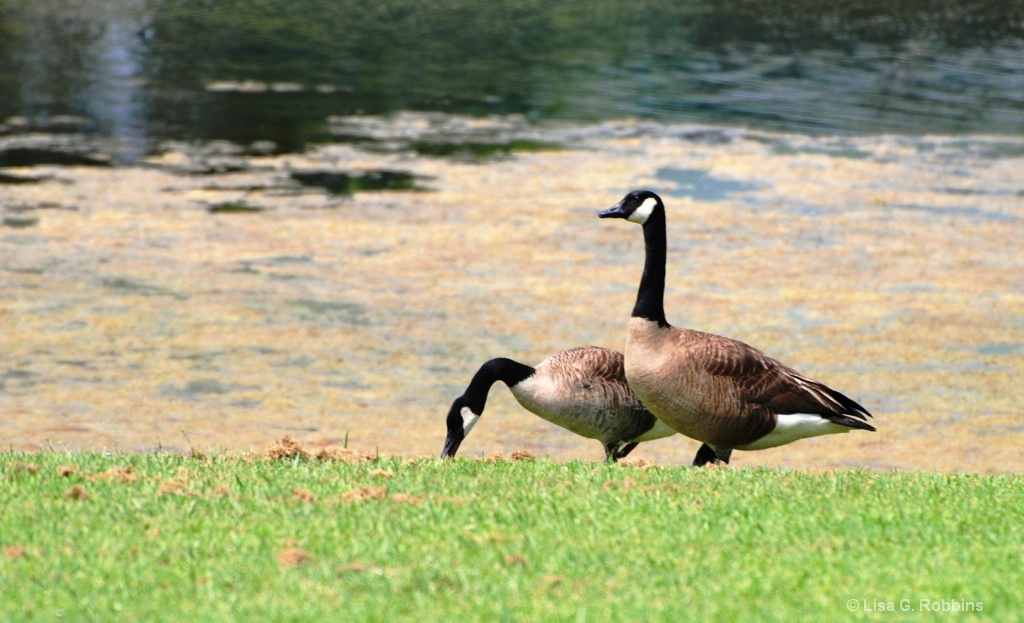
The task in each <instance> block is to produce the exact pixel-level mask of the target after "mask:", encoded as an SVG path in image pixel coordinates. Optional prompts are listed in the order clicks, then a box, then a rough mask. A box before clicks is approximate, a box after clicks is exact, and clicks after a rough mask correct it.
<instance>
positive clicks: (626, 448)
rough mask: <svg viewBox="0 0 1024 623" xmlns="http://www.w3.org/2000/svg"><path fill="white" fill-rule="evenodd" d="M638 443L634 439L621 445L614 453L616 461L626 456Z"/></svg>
mask: <svg viewBox="0 0 1024 623" xmlns="http://www.w3.org/2000/svg"><path fill="white" fill-rule="evenodd" d="M639 445H640V444H639V443H637V442H635V441H634V442H633V443H627V444H626V445H624V446H622V447H621V448H619V450H618V451H617V452H616V453H615V460H616V461H618V460H619V459H624V458H626V455H627V454H629V453H630V452H632V451H633V448H636V447H637V446H639Z"/></svg>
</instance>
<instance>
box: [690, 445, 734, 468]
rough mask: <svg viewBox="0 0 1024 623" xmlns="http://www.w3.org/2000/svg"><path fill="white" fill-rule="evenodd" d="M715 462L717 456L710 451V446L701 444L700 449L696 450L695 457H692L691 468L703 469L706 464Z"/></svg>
mask: <svg viewBox="0 0 1024 623" xmlns="http://www.w3.org/2000/svg"><path fill="white" fill-rule="evenodd" d="M717 461H718V455H717V454H715V451H714V450H712V449H711V446H709V445H708V444H706V443H702V444H701V445H700V448H698V450H697V456H695V457H693V466H694V467H704V466H705V465H707V464H708V463H716V462H717ZM726 462H728V461H726Z"/></svg>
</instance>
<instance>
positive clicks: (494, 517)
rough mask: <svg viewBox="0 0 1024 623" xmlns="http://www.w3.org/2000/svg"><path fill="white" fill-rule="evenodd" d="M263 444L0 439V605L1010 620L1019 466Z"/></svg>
mask: <svg viewBox="0 0 1024 623" xmlns="http://www.w3.org/2000/svg"><path fill="white" fill-rule="evenodd" d="M278 454H279V455H281V456H279V457H278V458H269V457H268V456H266V455H260V456H256V455H252V456H207V457H203V456H198V457H197V456H191V457H190V456H183V455H178V454H170V453H155V454H115V455H104V454H98V453H81V454H73V453H66V452H43V453H36V454H24V453H16V452H6V453H2V454H0V474H2V477H0V548H2V552H0V591H2V594H0V620H53V619H55V618H57V617H58V616H63V617H64V620H74V621H82V620H129V621H132V620H136V621H141V620H146V621H185V620H193V621H198V620H289V621H291V620H295V621H306V620H308V621H314V620H317V621H323V620H349V621H393V620H443V619H447V620H457V621H497V620H516V621H526V620H571V621H587V620H589V621H651V620H666V621H668V620H671V621H678V620H705V621H710V620H714V621H752V620H778V621H793V620H835V619H864V618H885V617H892V616H897V617H900V618H901V619H907V618H921V619H925V620H932V619H933V618H934V616H936V615H934V614H932V613H930V612H923V613H922V612H921V609H922V603H921V602H922V600H925V601H926V602H927V603H928V604H930V606H929V607H934V608H936V609H941V608H942V607H944V605H943V601H942V600H945V602H946V603H945V607H946V608H947V609H957V608H959V609H963V608H964V607H968V608H970V607H974V608H976V607H977V606H976V605H974V604H971V605H967V606H965V603H966V602H981V605H982V608H983V609H982V611H981V612H975V613H961V614H959V615H958V616H957V618H958V620H970V619H988V618H992V619H998V620H1004V621H1009V620H1020V619H1021V618H1024V591H1022V590H1021V586H1022V585H1024V571H1022V568H1021V560H1022V558H1024V546H1022V542H1024V528H1022V524H1024V510H1022V507H1024V478H1022V477H1021V476H1011V475H998V476H977V475H969V474H933V473H911V472H878V471H860V470H853V471H835V472H821V473H816V472H796V471H779V470H769V469H743V468H714V469H701V470H696V469H689V468H684V467H644V466H635V465H634V466H605V465H601V464H594V463H584V462H570V463H553V462H549V461H544V460H531V459H529V458H527V459H526V460H518V461H512V460H491V461H486V460H474V459H459V460H456V461H451V462H442V461H439V460H427V459H420V460H410V459H400V458H392V459H385V460H380V461H378V460H372V459H371V458H369V457H361V456H360V455H358V454H355V453H347V452H340V451H339V452H335V453H333V454H329V455H327V456H322V457H319V458H317V457H315V456H309V455H304V454H302V455H296V456H291V457H289V456H288V455H289V454H294V453H292V452H289V451H287V448H285V450H284V451H281V452H278ZM851 600H855V606H856V607H855V610H856V611H855V612H851V609H850V604H849V603H848V602H850V601H851ZM890 602H891V603H892V605H893V607H894V608H895V610H896V611H897V612H896V613H895V614H892V613H887V612H878V610H882V609H884V608H887V607H888V604H889V603H890ZM933 602H934V603H933ZM953 602H956V606H954V605H952V604H953ZM901 608H906V609H908V610H912V611H916V617H914V616H913V615H909V616H908V615H904V614H903V613H901V612H900V609H901ZM865 609H867V610H869V611H871V612H868V613H867V614H865V613H864V612H863V610H865ZM940 616H941V615H940ZM944 618H948V615H947V617H944Z"/></svg>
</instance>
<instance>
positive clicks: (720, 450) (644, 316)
mask: <svg viewBox="0 0 1024 623" xmlns="http://www.w3.org/2000/svg"><path fill="white" fill-rule="evenodd" d="M598 216H600V217H601V218H624V219H626V220H628V221H632V222H634V223H638V224H640V225H642V226H643V229H644V246H645V247H646V256H647V257H646V260H645V262H644V272H643V276H642V277H641V278H640V288H639V290H638V291H637V295H636V304H635V305H634V307H633V313H632V317H631V318H630V320H629V332H628V334H627V336H626V353H625V357H626V361H625V367H626V379H627V380H628V381H629V386H630V388H632V390H633V392H635V393H636V395H637V396H638V397H639V398H640V400H641V401H642V402H643V404H644V406H646V407H647V408H648V409H649V410H650V411H651V412H652V413H654V415H656V416H657V417H658V419H659V420H661V421H662V422H665V424H667V425H668V426H670V427H671V428H673V429H675V430H677V431H679V432H680V433H682V434H683V435H686V436H687V437H690V438H692V439H696V440H698V441H702V442H704V443H705V444H706V445H708V446H710V447H711V449H713V450H714V453H715V455H716V456H717V459H718V460H719V461H722V462H724V463H728V462H729V456H730V455H731V454H732V451H733V450H763V449H765V448H774V447H776V446H781V445H784V444H787V443H790V442H793V441H796V440H798V439H803V438H806V437H816V436H818V435H829V434H832V433H846V432H849V431H851V430H853V429H860V430H868V431H874V430H875V427H874V426H871V425H870V424H868V423H867V418H868V417H871V414H870V413H868V411H867V409H865V408H864V407H862V406H860V405H859V404H857V403H856V402H854V401H853V400H851V399H849V398H847V397H846V396H844V395H843V394H841V393H839V392H837V391H835V390H834V389H831V388H829V387H826V386H825V385H823V384H822V383H819V382H817V381H814V380H812V379H810V378H808V377H806V376H804V375H802V374H800V373H799V372H797V371H796V370H793V369H792V368H789V367H787V366H785V365H783V364H782V363H779V362H778V361H776V360H775V359H772V358H771V357H769V356H768V355H765V354H764V353H762V352H761V351H759V350H757V349H756V348H753V347H752V346H748V345H747V344H744V343H743V342H740V341H737V340H733V339H730V338H727V337H722V336H718V335H712V334H710V333H703V332H701V331H693V330H691V329H679V328H676V327H673V326H672V325H670V324H669V323H668V321H667V320H665V307H664V298H665V250H666V240H665V205H664V204H663V203H662V202H661V198H660V197H659V196H658V195H656V194H655V193H653V192H650V191H647V190H639V191H633V192H631V193H629V194H627V195H626V196H625V197H624V198H623V199H622V201H620V202H619V203H618V204H616V205H615V206H614V207H612V208H609V209H607V210H605V211H603V212H601V213H600V214H599V215H598ZM716 462H717V461H716Z"/></svg>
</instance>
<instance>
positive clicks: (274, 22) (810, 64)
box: [0, 0, 1024, 160]
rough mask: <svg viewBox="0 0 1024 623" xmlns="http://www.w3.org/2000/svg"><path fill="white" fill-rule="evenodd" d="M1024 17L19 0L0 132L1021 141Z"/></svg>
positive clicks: (9, 39)
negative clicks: (517, 129)
mask: <svg viewBox="0 0 1024 623" xmlns="http://www.w3.org/2000/svg"><path fill="white" fill-rule="evenodd" d="M1022 13H1024V3H1022V2H1020V1H1019V0H1011V1H1008V2H1007V1H996V0H990V1H983V2H975V3H970V4H969V5H962V4H961V3H938V2H929V1H924V0H909V1H907V2H899V3H893V2H882V1H880V0H860V1H857V2H849V3H822V2H818V1H817V0H801V1H798V2H782V1H781V0H768V1H766V2H757V3H749V2H739V1H737V0H733V1H724V2H719V1H712V0H703V1H695V0H689V1H684V2H674V1H673V2H670V1H668V0H656V1H653V2H646V3H642V4H640V5H634V4H627V3H621V2H618V1H617V0H593V1H590V2H570V3H549V2H541V1H540V0H517V1H514V2H489V3H467V2H454V1H453V2H442V3H429V5H427V4H424V3H421V2H414V1H413V0H390V1H387V2H377V3H372V4H367V3H365V2H357V1H355V0H342V1H339V2H332V3H327V4H325V3H323V2H318V1H313V0H268V1H266V2H260V3H259V4H258V5H253V4H252V3H251V2H243V1H242V0H225V1H222V2H214V3H211V2H205V1H201V0H174V1H171V0H119V1H116V2H111V1H102V0H101V1H97V2H88V3H67V2H62V1H59V0H31V1H29V0H8V1H7V2H4V3H3V4H2V5H0V41H3V45H2V46H0V124H2V123H3V121H2V120H4V119H9V118H10V117H12V116H13V117H15V119H14V122H13V123H7V124H6V125H7V128H6V129H7V131H14V130H17V129H19V128H22V127H24V126H25V125H26V124H28V125H29V126H35V127H42V128H44V129H58V130H59V129H64V130H89V131H94V132H98V133H101V134H104V135H112V136H117V137H120V138H121V139H123V144H122V146H121V152H122V153H121V154H119V156H120V158H122V159H128V160H131V159H134V158H138V157H139V156H141V155H142V154H145V153H147V152H149V151H151V150H153V149H154V146H155V145H156V144H158V143H159V141H161V140H164V139H167V138H178V139H227V140H230V141H233V142H236V143H239V144H242V145H249V144H252V143H254V142H257V141H271V142H272V143H273V145H274V149H276V150H278V151H299V150H301V149H302V148H303V146H304V145H305V144H307V143H309V142H324V141H327V140H329V139H330V138H331V129H330V124H329V123H328V121H327V119H328V117H329V116H331V115H352V114H374V115H379V114H386V113H390V112H394V111H399V110H419V111H440V112H448V113H465V114H471V115H480V114H508V113H520V114H524V115H526V116H527V117H528V118H529V119H531V120H544V119H561V120H572V121H599V120H604V119H609V118H624V117H628V118H643V119H652V120H657V121H664V122H681V121H696V122H713V123H725V124H734V125H742V126H747V127H753V128H761V129H773V130H783V131H799V132H811V133H825V134H829V133H837V132H838V133H878V132H896V133H921V132H927V133H942V134H948V133H993V134H1021V133H1024V25H1022V20H1021V17H1020V16H1021V15H1022ZM69 115H70V116H71V117H68V116H69ZM19 117H20V118H19ZM2 127H3V126H2V125H0V128H2Z"/></svg>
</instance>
